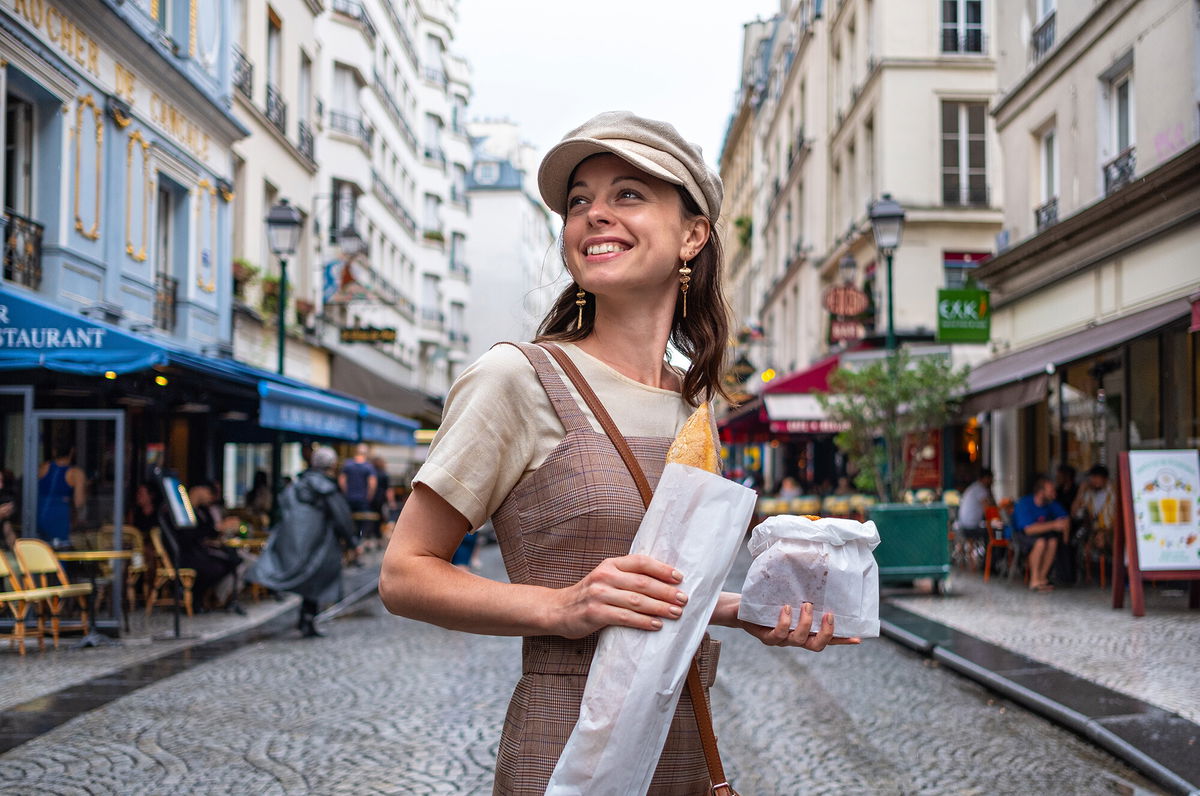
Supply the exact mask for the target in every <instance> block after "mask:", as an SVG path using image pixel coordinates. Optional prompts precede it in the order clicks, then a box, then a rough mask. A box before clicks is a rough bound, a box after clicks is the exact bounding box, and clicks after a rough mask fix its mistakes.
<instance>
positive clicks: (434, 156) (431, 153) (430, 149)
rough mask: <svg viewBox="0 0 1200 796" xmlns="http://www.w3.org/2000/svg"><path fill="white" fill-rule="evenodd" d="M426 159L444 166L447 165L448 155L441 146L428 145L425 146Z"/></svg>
mask: <svg viewBox="0 0 1200 796" xmlns="http://www.w3.org/2000/svg"><path fill="white" fill-rule="evenodd" d="M425 157H426V158H427V159H429V160H435V161H437V162H438V163H441V164H442V165H443V166H445V165H446V153H445V152H444V151H443V150H442V148H441V147H440V146H431V145H428V144H427V145H426V146H425Z"/></svg>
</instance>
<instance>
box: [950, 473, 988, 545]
mask: <svg viewBox="0 0 1200 796" xmlns="http://www.w3.org/2000/svg"><path fill="white" fill-rule="evenodd" d="M994 481H995V476H994V475H993V474H992V471H991V470H989V469H988V468H986V467H984V468H983V469H982V470H981V471H980V472H979V478H978V480H976V481H975V482H974V483H972V484H971V485H970V486H969V487H967V488H966V490H965V491H964V492H963V494H962V499H961V501H959V504H958V527H959V529H960V530H961V531H962V532H963V535H964V536H966V537H967V538H968V539H982V538H984V536H986V534H987V529H986V527H985V519H984V514H985V510H986V509H988V508H990V507H992V506H995V505H996V498H995V496H994V495H993V494H992V483H993V482H994Z"/></svg>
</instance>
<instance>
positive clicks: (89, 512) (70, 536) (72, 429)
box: [25, 409, 129, 627]
mask: <svg viewBox="0 0 1200 796" xmlns="http://www.w3.org/2000/svg"><path fill="white" fill-rule="evenodd" d="M31 417H32V425H33V429H34V432H35V435H36V437H35V441H34V444H33V446H32V448H33V455H32V456H31V457H30V458H31V460H32V461H34V462H36V465H35V468H36V470H35V476H36V479H37V482H36V485H35V487H36V488H35V518H34V522H33V525H32V526H31V530H32V531H34V532H27V533H26V534H25V535H26V536H34V535H36V536H37V537H39V538H40V539H42V540H44V541H46V542H48V543H49V544H50V545H52V546H53V547H55V548H61V549H67V548H74V549H75V550H97V549H99V548H100V544H101V539H100V530H101V527H102V526H105V525H111V526H112V527H113V528H120V527H121V525H122V523H123V521H124V516H125V493H126V491H127V489H128V486H129V485H128V484H127V483H126V473H125V412H124V411H121V410H82V409H77V410H71V411H64V410H35V411H33V412H32V413H31ZM109 538H111V540H112V542H111V546H112V548H114V549H116V550H120V549H121V544H122V540H121V534H113V535H112V536H111V537H109ZM106 544H107V542H106ZM112 564H113V567H112V572H113V588H114V589H115V584H119V583H121V582H122V575H123V570H124V567H123V562H122V561H121V560H119V559H117V560H114V561H113V562H112ZM73 569H75V570H76V571H78V572H79V573H81V575H80V576H78V577H90V578H92V579H93V580H94V579H95V577H96V572H95V570H94V569H89V570H88V571H87V572H86V573H85V572H84V570H85V569H87V568H86V567H78V568H73ZM108 604H109V606H111V607H110V608H109V609H108V611H107V612H106V615H102V616H96V624H97V626H99V627H119V626H120V621H121V610H122V609H121V599H120V591H116V594H115V596H114V599H111V600H108Z"/></svg>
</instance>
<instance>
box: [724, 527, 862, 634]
mask: <svg viewBox="0 0 1200 796" xmlns="http://www.w3.org/2000/svg"><path fill="white" fill-rule="evenodd" d="M878 544H879V531H878V530H877V529H876V528H875V523H873V522H857V521H855V520H844V519H835V518H832V517H827V518H819V517H808V516H797V515H794V514H780V515H777V516H774V517H769V518H767V519H766V520H765V521H763V522H762V523H761V524H759V525H758V526H757V527H756V528H755V529H754V532H753V533H752V534H751V536H750V543H749V548H750V555H752V556H753V557H754V560H753V561H751V562H750V569H749V570H748V571H747V573H746V581H745V583H744V584H743V585H742V603H741V607H740V608H739V609H738V619H741V620H742V621H744V622H750V623H752V624H756V625H764V626H766V627H774V625H775V623H776V622H778V621H779V611H780V609H782V608H783V606H785V605H790V606H792V621H793V624H792V629H795V627H796V624H795V623H797V622H799V617H800V612H799V611H798V610H796V609H798V608H799V606H800V604H801V603H805V602H809V603H812V604H813V619H812V627H811V628H810V632H814V633H815V632H817V631H818V630H819V629H820V627H821V617H822V616H824V614H825V613H826V612H827V611H831V612H832V613H833V627H834V634H835V635H837V636H841V637H849V636H859V637H862V638H867V637H875V636H878V635H879V568H878V567H877V566H876V564H875V556H874V555H872V553H871V551H872V550H874V549H875V547H876V545H878Z"/></svg>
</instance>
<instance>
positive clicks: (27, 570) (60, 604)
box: [13, 538, 92, 649]
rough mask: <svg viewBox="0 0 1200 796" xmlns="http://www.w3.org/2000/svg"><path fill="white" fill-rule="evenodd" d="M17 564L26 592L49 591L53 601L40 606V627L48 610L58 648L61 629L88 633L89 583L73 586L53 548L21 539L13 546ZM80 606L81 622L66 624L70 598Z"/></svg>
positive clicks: (41, 542)
mask: <svg viewBox="0 0 1200 796" xmlns="http://www.w3.org/2000/svg"><path fill="white" fill-rule="evenodd" d="M13 552H14V553H15V554H16V556H17V565H18V566H19V567H20V568H21V573H22V574H23V575H24V577H25V588H27V589H47V588H48V589H50V590H51V591H52V592H53V594H52V595H51V596H50V599H48V600H44V601H43V602H41V603H40V608H39V614H38V625H39V627H40V626H41V624H42V622H43V620H44V616H45V613H46V611H47V610H48V611H49V613H50V638H52V639H53V640H54V648H55V649H58V634H59V631H61V630H79V631H81V632H82V633H83V634H84V635H85V636H86V635H87V634H88V630H89V626H88V603H87V596H88V595H89V594H91V593H92V584H90V583H72V582H71V581H70V580H69V579H68V578H67V573H66V572H65V571H64V570H63V566H62V562H61V561H59V560H58V556H56V555H54V550H52V549H51V547H50V545H48V544H46V543H45V542H43V541H42V540H41V539H29V538H23V539H18V540H17V541H16V542H14V543H13ZM72 597H73V598H75V601H76V602H77V603H78V605H79V619H78V621H76V620H71V621H69V622H68V623H65V624H64V623H63V621H62V615H63V609H64V608H66V607H67V606H68V605H70V598H72Z"/></svg>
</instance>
